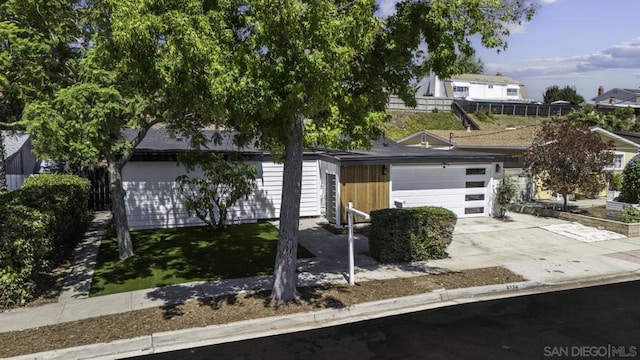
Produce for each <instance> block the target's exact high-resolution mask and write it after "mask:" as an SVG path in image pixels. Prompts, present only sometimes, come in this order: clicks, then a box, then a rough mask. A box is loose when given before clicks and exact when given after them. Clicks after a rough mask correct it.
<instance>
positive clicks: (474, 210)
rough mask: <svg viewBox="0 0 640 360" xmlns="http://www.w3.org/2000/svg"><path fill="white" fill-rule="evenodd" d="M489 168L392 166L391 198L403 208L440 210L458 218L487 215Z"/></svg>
mask: <svg viewBox="0 0 640 360" xmlns="http://www.w3.org/2000/svg"><path fill="white" fill-rule="evenodd" d="M490 170H491V169H490V165H487V164H478V165H466V166H451V165H449V166H447V167H446V168H443V167H442V166H425V165H393V166H392V167H391V198H392V200H394V201H396V200H400V201H404V204H405V206H406V207H416V206H427V205H429V206H442V207H444V208H446V209H449V210H451V211H453V212H454V213H455V214H456V215H457V216H458V217H472V216H487V215H489V210H490V209H489V200H490V197H491V193H490V192H489V190H488V189H489V186H490V180H491V175H490Z"/></svg>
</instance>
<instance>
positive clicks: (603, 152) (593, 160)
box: [522, 120, 613, 211]
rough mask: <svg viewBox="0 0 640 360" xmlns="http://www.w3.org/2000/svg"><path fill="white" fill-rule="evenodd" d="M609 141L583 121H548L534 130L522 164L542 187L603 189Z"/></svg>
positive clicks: (568, 190)
mask: <svg viewBox="0 0 640 360" xmlns="http://www.w3.org/2000/svg"><path fill="white" fill-rule="evenodd" d="M611 148H612V144H611V143H605V142H604V141H603V140H602V138H601V137H600V136H599V135H598V134H597V133H595V132H592V131H591V130H590V129H589V126H588V125H587V124H586V123H579V122H578V123H572V122H571V121H570V120H559V121H549V122H546V123H544V124H543V125H542V127H541V129H540V130H539V132H538V133H537V134H536V138H535V140H534V143H533V145H532V146H531V147H530V148H529V149H528V150H527V151H526V152H525V153H524V155H523V157H522V163H523V168H525V169H526V170H527V171H528V172H529V173H530V174H531V175H534V176H535V177H537V179H539V180H540V181H541V182H542V186H543V188H544V189H546V190H551V191H553V192H554V193H559V194H562V195H563V197H564V207H563V208H564V211H567V210H568V205H567V195H568V194H571V193H574V192H575V191H576V190H578V189H583V190H585V191H595V190H596V189H600V190H602V189H604V186H605V182H604V181H603V170H604V168H605V167H607V166H609V165H610V164H611V162H612V161H613V152H612V151H611Z"/></svg>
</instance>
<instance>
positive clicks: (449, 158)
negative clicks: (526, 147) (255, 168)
mask: <svg viewBox="0 0 640 360" xmlns="http://www.w3.org/2000/svg"><path fill="white" fill-rule="evenodd" d="M136 134H137V131H133V130H127V131H125V132H124V136H125V138H126V139H133V138H134V137H135V135H136ZM202 134H203V135H204V136H205V138H207V139H211V138H212V137H217V138H218V139H219V140H220V141H219V143H216V142H214V141H209V142H208V143H207V144H206V147H205V148H206V149H207V150H208V151H212V152H221V153H224V152H239V153H241V154H244V155H248V156H254V157H255V156H259V157H269V156H270V155H269V152H268V151H266V150H263V149H260V148H257V147H255V146H254V145H250V146H246V147H242V148H240V147H238V146H236V145H235V144H234V142H233V138H234V136H235V133H234V132H233V131H226V130H203V131H202ZM189 140H190V139H189V138H186V137H183V138H180V137H178V138H174V137H171V136H170V135H169V133H168V132H167V131H166V129H150V130H149V132H148V133H147V136H146V137H145V139H144V140H143V141H142V143H141V144H140V145H139V146H138V147H137V148H136V151H135V155H134V159H133V160H146V159H156V160H165V159H173V158H175V156H177V155H178V154H179V153H182V152H186V151H191V150H194V149H193V147H191V145H190V141H189ZM305 157H306V158H309V157H316V158H317V157H320V158H322V159H324V160H327V161H330V162H334V163H340V164H341V165H356V164H358V165H373V164H386V163H443V162H447V163H451V162H466V163H468V162H491V161H509V160H510V159H511V157H510V156H507V155H502V154H488V153H481V152H471V151H447V150H439V149H430V148H419V147H411V146H405V145H402V144H398V143H396V142H395V141H393V140H390V139H387V138H380V139H378V140H377V141H375V142H374V144H373V146H372V147H371V149H363V150H358V149H354V150H346V151H345V150H336V149H319V150H317V151H312V150H309V151H306V152H305Z"/></svg>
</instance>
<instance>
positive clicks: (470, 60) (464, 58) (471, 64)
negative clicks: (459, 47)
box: [456, 54, 484, 74]
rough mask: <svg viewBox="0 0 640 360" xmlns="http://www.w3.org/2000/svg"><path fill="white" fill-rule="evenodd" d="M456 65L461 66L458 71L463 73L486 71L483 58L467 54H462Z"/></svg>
mask: <svg viewBox="0 0 640 360" xmlns="http://www.w3.org/2000/svg"><path fill="white" fill-rule="evenodd" d="M456 66H457V67H459V70H458V71H460V73H462V74H482V73H483V72H484V63H483V62H482V59H480V58H477V59H476V58H475V57H474V56H469V55H465V54H460V56H459V57H458V60H456Z"/></svg>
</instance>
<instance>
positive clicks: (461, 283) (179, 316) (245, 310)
mask: <svg viewBox="0 0 640 360" xmlns="http://www.w3.org/2000/svg"><path fill="white" fill-rule="evenodd" d="M523 280H525V279H523V278H522V277H521V276H520V275H517V274H514V273H512V272H511V271H509V270H507V269H505V268H502V267H490V268H483V269H474V270H466V271H461V272H450V273H444V274H437V275H420V276H415V277H411V278H400V279H391V280H376V281H367V282H362V283H358V284H356V286H347V285H340V286H338V285H336V286H326V287H309V288H300V289H299V292H300V297H299V299H298V300H297V301H296V302H294V303H291V304H286V305H278V304H276V303H274V302H273V301H272V300H271V299H270V297H269V293H268V292H265V291H263V292H248V293H242V294H234V295H227V296H221V297H216V298H208V299H202V300H197V301H189V302H186V303H183V304H178V305H173V306H164V307H159V308H152V309H145V310H139V311H132V312H128V313H123V314H116V315H108V316H101V317H97V318H91V319H85V320H80V321H75V322H69V323H63V324H58V325H51V326H45V327H41V328H35V329H28V330H23V331H14V332H7V333H0V344H2V347H0V357H8V356H17V355H24V354H30V353H36V352H42V351H49V350H55V349H62V348H68V347H74V346H80V345H87V344H94V343H100V342H110V341H114V340H119V339H128V338H132V337H136V336H144V335H150V334H152V333H156V332H162V331H171V330H179V329H187V328H194V327H203V326H209V325H216V324H226V323H230V322H235V321H241V320H248V319H257V318H263V317H268V316H281V315H286V314H292V313H299V312H308V311H316V310H322V309H329V308H342V307H346V306H350V305H353V304H358V303H364V302H369V301H375V300H384V299H390V298H396V297H402V296H409V295H416V294H423V293H426V292H430V291H433V290H436V289H442V288H444V289H456V288H463V287H470V286H481V285H490V284H504V283H512V282H518V281H523Z"/></svg>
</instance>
